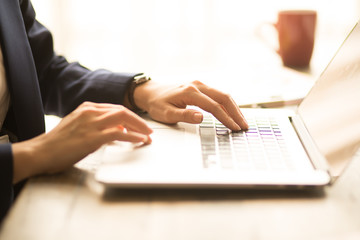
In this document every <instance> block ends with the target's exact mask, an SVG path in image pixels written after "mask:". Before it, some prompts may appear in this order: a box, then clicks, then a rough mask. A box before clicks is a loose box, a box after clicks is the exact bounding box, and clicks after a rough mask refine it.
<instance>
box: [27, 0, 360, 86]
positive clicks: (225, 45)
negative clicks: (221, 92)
mask: <svg viewBox="0 0 360 240" xmlns="http://www.w3.org/2000/svg"><path fill="white" fill-rule="evenodd" d="M32 2H33V5H34V7H35V10H36V12H37V18H38V20H39V21H40V22H42V23H43V24H44V25H45V26H47V27H48V28H49V29H50V30H51V31H52V32H53V35H54V40H55V49H56V51H57V53H58V54H61V55H64V56H65V57H67V58H68V59H69V60H70V61H79V62H80V63H81V64H82V65H84V66H86V67H88V68H91V69H97V68H106V69H109V70H112V71H119V72H146V73H148V74H149V75H151V76H159V78H161V76H170V75H172V77H171V79H170V78H169V77H167V80H166V81H172V80H174V81H175V79H176V78H182V79H183V80H184V81H188V80H193V79H194V78H197V79H200V80H203V81H205V82H207V81H210V82H212V83H213V84H215V85H220V83H219V82H221V81H219V78H224V79H225V78H226V79H231V80H232V81H233V82H235V83H241V84H245V85H246V84H247V83H250V82H256V81H257V79H261V81H264V78H276V77H277V74H279V73H280V72H282V71H283V70H284V67H283V66H282V63H281V59H280V57H279V56H278V55H277V54H276V53H275V49H276V48H277V46H276V45H277V33H276V31H275V29H273V28H272V27H271V25H264V23H275V22H276V19H277V12H278V11H279V10H284V9H313V10H316V11H317V12H318V22H317V30H316V41H315V49H314V54H313V58H312V62H311V67H310V68H309V69H306V70H305V72H306V73H310V74H311V76H315V77H316V76H318V75H319V74H320V73H321V71H322V70H323V68H324V67H325V66H326V65H327V63H328V62H329V60H330V59H331V57H332V56H333V55H334V53H335V52H336V50H337V48H338V47H339V46H340V44H341V42H342V41H343V40H344V39H345V37H346V35H347V34H348V32H349V31H350V30H351V29H352V27H353V26H354V24H355V23H356V22H357V21H358V20H359V17H360V0H301V1H289V0H271V1H269V0H252V1H243V0H101V1H99V0H32ZM259 32H260V34H259ZM259 35H260V36H262V37H259ZM264 39H266V41H264ZM264 73H265V74H264ZM233 86H234V85H233ZM225 90H226V91H227V90H229V91H230V93H232V92H231V91H232V89H231V88H229V89H225Z"/></svg>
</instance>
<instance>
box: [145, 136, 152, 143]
mask: <svg viewBox="0 0 360 240" xmlns="http://www.w3.org/2000/svg"><path fill="white" fill-rule="evenodd" d="M143 143H144V144H150V143H152V139H151V137H150V136H146V137H145V138H144V141H143Z"/></svg>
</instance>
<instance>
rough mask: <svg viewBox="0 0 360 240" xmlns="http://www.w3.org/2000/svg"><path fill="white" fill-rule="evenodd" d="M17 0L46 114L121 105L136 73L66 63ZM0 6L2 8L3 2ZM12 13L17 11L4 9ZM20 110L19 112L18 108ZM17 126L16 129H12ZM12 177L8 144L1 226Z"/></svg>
mask: <svg viewBox="0 0 360 240" xmlns="http://www.w3.org/2000/svg"><path fill="white" fill-rule="evenodd" d="M13 1H16V0H13ZM17 1H19V3H20V8H21V9H20V10H21V14H22V19H23V24H24V26H25V30H26V36H27V39H25V40H26V41H28V42H29V44H30V48H31V53H32V58H33V59H32V60H33V62H34V66H35V68H36V73H37V78H38V83H39V87H40V90H41V99H42V103H43V108H44V110H45V113H46V114H53V115H57V116H60V117H63V116H65V115H67V114H68V113H70V112H71V111H73V110H74V109H75V108H76V107H77V106H78V105H80V104H81V103H82V102H84V101H93V102H107V103H115V104H122V103H123V100H124V97H125V93H126V90H127V88H128V86H129V84H130V82H131V80H132V79H133V77H134V76H135V75H137V73H113V72H109V71H106V70H96V71H90V70H88V69H87V68H85V67H83V66H81V65H80V64H78V63H69V62H67V61H66V59H65V58H64V57H62V56H58V55H57V54H56V53H55V51H54V49H53V39H52V35H51V33H50V32H49V31H48V30H47V29H46V28H45V27H44V26H43V25H41V24H40V23H39V22H38V21H37V20H36V18H35V11H34V9H33V7H32V4H31V2H30V0H17ZM0 3H1V5H2V3H3V2H1V1H0ZM8 5H9V6H10V4H8ZM11 6H19V5H17V4H16V5H14V4H11ZM1 7H3V6H0V8H1ZM15 10H16V11H18V10H19V9H7V11H14V12H15ZM8 14H12V13H11V12H10V13H8ZM11 24H12V23H11ZM13 37H15V38H16V37H18V36H13ZM19 54H20V53H19ZM8 64H9V63H8ZM13 100H14V99H13ZM17 110H19V109H17ZM19 111H20V112H21V109H20V110H19ZM19 111H18V112H19ZM12 124H16V125H19V124H21V121H20V120H19V119H17V121H13V122H12ZM17 127H18V126H15V129H16V128H17ZM12 174H13V159H12V150H11V144H0V223H1V220H2V218H3V217H4V215H5V214H6V212H7V210H8V209H9V207H10V205H11V202H12V199H13V185H12V178H13V176H12Z"/></svg>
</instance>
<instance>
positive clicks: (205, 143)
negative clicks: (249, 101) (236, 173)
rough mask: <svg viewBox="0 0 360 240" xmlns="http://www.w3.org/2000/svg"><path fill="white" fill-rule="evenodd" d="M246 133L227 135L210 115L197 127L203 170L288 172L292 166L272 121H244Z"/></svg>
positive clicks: (249, 119) (283, 141)
mask: <svg viewBox="0 0 360 240" xmlns="http://www.w3.org/2000/svg"><path fill="white" fill-rule="evenodd" d="M247 121H248V124H249V129H248V130H247V131H239V132H231V131H230V130H229V129H228V128H226V127H225V126H224V125H223V124H222V123H220V122H219V121H218V120H217V119H216V118H214V117H213V116H212V115H204V120H203V122H202V123H201V124H200V138H201V146H202V157H203V163H204V167H205V168H219V167H220V168H225V169H234V168H235V169H240V170H241V169H243V170H249V169H258V170H268V169H273V170H289V169H293V168H294V166H293V162H292V159H291V156H290V154H289V151H288V149H287V146H286V142H285V139H284V137H283V135H282V132H281V129H280V126H279V123H278V122H277V119H276V118H273V117H269V118H268V117H263V116H261V117H252V118H251V117H248V118H247Z"/></svg>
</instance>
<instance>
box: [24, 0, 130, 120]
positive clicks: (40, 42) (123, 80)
mask: <svg viewBox="0 0 360 240" xmlns="http://www.w3.org/2000/svg"><path fill="white" fill-rule="evenodd" d="M21 11H22V14H23V18H24V23H25V28H26V31H27V35H28V39H29V43H30V46H31V50H32V53H33V57H34V61H35V66H36V71H37V74H38V78H39V84H40V89H41V95H42V100H43V104H44V109H45V113H46V114H53V115H58V116H61V117H62V116H65V115H66V114H68V113H70V112H71V111H72V110H74V109H75V108H76V107H77V106H78V105H79V104H81V103H82V102H84V101H93V102H107V103H116V104H122V103H123V99H124V96H125V92H126V89H127V87H128V86H129V83H130V81H131V80H132V79H133V77H134V76H135V75H136V74H137V73H113V72H109V71H107V70H96V71H90V70H88V69H86V68H85V67H83V66H81V65H80V64H78V63H68V62H67V61H66V59H65V58H64V57H62V56H58V55H56V54H55V52H54V50H53V39H52V36H51V33H50V32H49V31H48V30H47V29H46V28H45V27H44V26H43V25H41V24H40V23H39V22H38V21H37V20H36V19H35V12H34V9H33V7H32V5H31V2H30V1H27V0H24V1H23V2H22V4H21ZM100 47H101V46H100Z"/></svg>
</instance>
